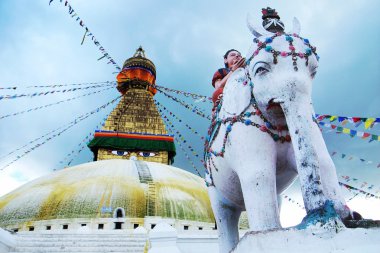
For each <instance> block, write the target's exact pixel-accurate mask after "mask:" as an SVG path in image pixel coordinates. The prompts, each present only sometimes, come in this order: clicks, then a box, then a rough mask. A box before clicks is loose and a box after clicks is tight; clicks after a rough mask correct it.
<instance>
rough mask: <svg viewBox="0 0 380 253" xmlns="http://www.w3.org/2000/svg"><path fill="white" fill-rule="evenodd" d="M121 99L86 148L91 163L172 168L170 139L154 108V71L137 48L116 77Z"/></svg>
mask: <svg viewBox="0 0 380 253" xmlns="http://www.w3.org/2000/svg"><path fill="white" fill-rule="evenodd" d="M116 79H117V89H118V91H119V92H120V93H121V94H122V99H121V100H120V102H119V104H118V105H117V106H116V108H115V109H114V110H113V111H112V112H111V113H110V115H109V116H108V118H107V120H106V122H105V125H104V127H103V128H102V130H99V131H96V132H95V136H94V139H93V140H92V141H91V142H90V143H89V144H88V146H89V148H90V149H91V151H92V152H93V153H94V160H95V161H97V160H106V159H131V160H142V161H149V162H159V163H163V164H171V163H172V162H173V159H174V156H175V145H174V142H173V141H174V138H173V136H170V135H168V133H167V131H166V129H165V125H164V122H163V120H162V118H161V116H160V114H159V113H158V110H157V108H156V106H155V104H154V101H153V96H154V95H155V94H156V89H155V81H156V67H155V66H154V64H153V62H152V61H151V60H149V59H148V58H146V57H145V52H144V50H143V49H142V47H141V46H140V47H139V48H138V49H137V50H136V53H135V54H134V55H133V57H131V58H129V59H127V60H126V61H125V63H124V65H123V69H122V71H121V72H120V73H119V74H118V75H117V77H116Z"/></svg>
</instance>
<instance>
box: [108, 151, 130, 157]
mask: <svg viewBox="0 0 380 253" xmlns="http://www.w3.org/2000/svg"><path fill="white" fill-rule="evenodd" d="M112 154H114V155H117V156H124V155H128V151H123V150H112Z"/></svg>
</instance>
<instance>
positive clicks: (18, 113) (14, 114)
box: [0, 87, 113, 120]
mask: <svg viewBox="0 0 380 253" xmlns="http://www.w3.org/2000/svg"><path fill="white" fill-rule="evenodd" d="M109 89H113V87H108V88H106V89H103V90H98V91H94V92H90V93H86V94H84V95H80V96H77V97H71V98H68V99H65V100H61V101H58V102H55V103H51V104H46V105H41V106H38V107H34V108H31V109H28V110H24V111H19V112H15V113H10V114H6V115H2V116H0V120H1V119H4V118H7V117H11V116H16V115H20V114H24V113H27V112H32V111H37V110H40V109H43V108H46V107H50V106H53V105H58V104H61V103H64V102H69V101H72V100H75V99H78V98H81V97H86V96H90V95H93V94H97V93H100V92H103V91H106V90H109Z"/></svg>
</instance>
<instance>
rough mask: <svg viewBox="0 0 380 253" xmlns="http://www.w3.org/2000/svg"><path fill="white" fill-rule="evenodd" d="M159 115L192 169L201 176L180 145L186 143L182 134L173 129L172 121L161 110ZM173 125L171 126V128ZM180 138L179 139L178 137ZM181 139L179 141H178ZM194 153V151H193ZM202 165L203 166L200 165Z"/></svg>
mask: <svg viewBox="0 0 380 253" xmlns="http://www.w3.org/2000/svg"><path fill="white" fill-rule="evenodd" d="M161 117H162V118H163V119H164V120H165V121H166V122H165V121H164V123H165V125H166V128H167V129H168V131H169V133H171V134H172V135H173V136H174V140H175V141H176V143H177V145H178V146H179V147H180V148H181V150H182V152H183V155H184V156H185V157H186V159H187V161H188V162H189V163H190V165H191V166H192V167H193V169H194V170H195V171H196V172H197V174H198V176H200V177H202V178H203V176H202V174H201V173H200V172H199V170H198V169H197V167H196V166H195V164H194V162H193V160H192V159H191V158H190V156H189V155H188V153H187V152H186V150H185V149H184V147H183V146H182V143H184V144H185V143H186V140H184V139H183V138H182V135H181V134H180V133H179V132H178V131H175V130H174V125H173V123H172V122H171V121H170V120H169V119H168V117H166V115H164V114H163V112H162V111H161ZM172 127H173V128H172ZM175 133H177V135H175ZM178 138H180V139H178ZM179 140H181V141H182V143H181V141H179ZM189 149H190V150H192V151H193V152H194V150H193V149H192V148H191V146H189ZM193 154H194V153H193ZM196 157H198V158H199V155H197V156H196ZM201 162H202V163H203V161H202V160H201ZM202 167H203V166H202Z"/></svg>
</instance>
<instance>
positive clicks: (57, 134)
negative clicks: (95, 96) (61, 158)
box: [0, 96, 121, 170]
mask: <svg viewBox="0 0 380 253" xmlns="http://www.w3.org/2000/svg"><path fill="white" fill-rule="evenodd" d="M120 97H121V96H118V97H116V98H115V99H113V100H111V101H110V102H108V103H106V104H104V105H102V106H100V107H98V108H96V109H95V110H93V111H91V112H88V113H86V114H83V115H81V116H79V117H78V118H77V119H75V120H74V121H71V122H70V123H69V124H67V125H68V126H67V127H65V128H63V127H60V128H58V129H62V128H63V130H61V131H59V132H58V133H56V134H53V135H52V136H51V137H48V138H46V139H45V140H44V141H42V142H40V143H37V144H36V145H34V146H33V147H32V148H30V149H29V150H27V151H25V152H24V153H23V154H22V155H19V156H17V157H16V158H15V159H14V160H13V161H11V162H9V163H8V164H6V165H5V166H3V167H2V168H1V169H0V170H4V169H5V168H6V167H8V166H10V165H11V164H13V163H15V162H16V161H18V160H20V159H21V158H22V157H24V156H26V155H27V154H29V153H30V152H32V151H33V150H35V149H37V148H38V147H41V146H42V145H43V144H45V143H47V142H48V141H50V140H52V139H53V138H55V137H57V136H60V135H61V134H62V133H64V132H66V131H67V130H68V129H70V128H71V127H73V126H75V125H77V124H78V123H79V122H81V121H83V120H84V119H86V118H88V117H89V116H91V115H93V114H94V113H97V112H99V111H100V110H102V109H104V108H106V107H107V106H109V105H110V104H113V103H114V102H115V101H116V100H118V99H119V98H120ZM58 129H55V130H53V131H51V132H49V134H51V133H53V132H56V131H57V130H58ZM49 134H46V135H44V136H41V137H39V138H37V139H35V140H33V141H32V142H29V143H28V144H26V145H24V146H23V147H25V146H28V145H30V144H31V143H34V142H35V141H37V140H39V139H42V138H44V137H46V136H47V135H49ZM23 147H21V148H18V149H16V150H14V151H12V152H10V153H9V154H7V155H6V156H8V155H10V154H13V153H14V152H16V151H18V150H20V149H22V148H23ZM6 156H3V157H2V158H4V157H6ZM2 158H0V159H2Z"/></svg>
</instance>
